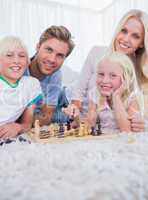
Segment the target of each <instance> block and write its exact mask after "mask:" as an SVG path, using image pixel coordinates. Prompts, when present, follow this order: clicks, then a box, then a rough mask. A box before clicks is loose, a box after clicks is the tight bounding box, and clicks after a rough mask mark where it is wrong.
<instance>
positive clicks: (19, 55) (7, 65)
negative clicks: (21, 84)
mask: <svg viewBox="0 0 148 200" xmlns="http://www.w3.org/2000/svg"><path fill="white" fill-rule="evenodd" d="M27 65H28V57H27V53H26V51H25V50H24V49H22V48H11V49H10V50H8V51H7V52H6V53H4V54H3V55H0V74H1V75H2V76H4V78H5V79H6V80H7V81H8V82H10V83H16V81H17V80H18V79H20V78H21V77H22V75H23V74H24V72H25V70H26V67H27Z"/></svg>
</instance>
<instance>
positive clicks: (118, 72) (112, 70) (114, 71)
mask: <svg viewBox="0 0 148 200" xmlns="http://www.w3.org/2000/svg"><path fill="white" fill-rule="evenodd" d="M122 80H123V69H122V68H121V66H120V64H118V63H115V62H112V61H110V60H107V59H104V60H102V61H101V62H100V64H99V70H98V72H97V87H98V89H99V92H100V94H101V95H102V96H104V97H109V96H110V95H111V94H112V93H113V92H114V91H115V90H116V89H118V88H119V87H120V86H121V84H122Z"/></svg>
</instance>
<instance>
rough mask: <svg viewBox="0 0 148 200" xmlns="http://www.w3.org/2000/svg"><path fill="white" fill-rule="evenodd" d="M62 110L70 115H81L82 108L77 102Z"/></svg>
mask: <svg viewBox="0 0 148 200" xmlns="http://www.w3.org/2000/svg"><path fill="white" fill-rule="evenodd" d="M62 111H63V112H64V113H65V114H66V115H68V116H69V117H74V118H75V117H78V116H79V115H80V110H79V109H78V107H77V106H76V105H75V104H70V105H69V106H68V107H67V108H62Z"/></svg>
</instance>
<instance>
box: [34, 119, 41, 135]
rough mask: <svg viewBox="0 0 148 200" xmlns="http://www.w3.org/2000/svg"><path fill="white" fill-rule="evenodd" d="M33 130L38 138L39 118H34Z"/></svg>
mask: <svg viewBox="0 0 148 200" xmlns="http://www.w3.org/2000/svg"><path fill="white" fill-rule="evenodd" d="M34 132H35V137H36V138H39V136H40V122H39V120H35V123H34Z"/></svg>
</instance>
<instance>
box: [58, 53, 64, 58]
mask: <svg viewBox="0 0 148 200" xmlns="http://www.w3.org/2000/svg"><path fill="white" fill-rule="evenodd" d="M65 57H66V56H65V55H63V54H59V55H58V58H60V59H64V58H65Z"/></svg>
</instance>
